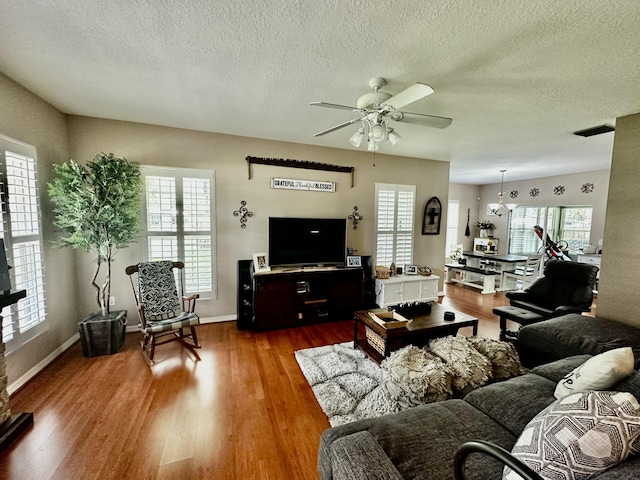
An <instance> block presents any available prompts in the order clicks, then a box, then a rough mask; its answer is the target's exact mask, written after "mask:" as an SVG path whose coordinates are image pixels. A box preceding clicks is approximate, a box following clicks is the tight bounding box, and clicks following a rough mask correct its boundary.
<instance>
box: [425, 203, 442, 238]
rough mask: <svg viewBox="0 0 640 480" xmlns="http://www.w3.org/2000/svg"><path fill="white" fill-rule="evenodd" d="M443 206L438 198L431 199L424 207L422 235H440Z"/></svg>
mask: <svg viewBox="0 0 640 480" xmlns="http://www.w3.org/2000/svg"><path fill="white" fill-rule="evenodd" d="M441 213H442V204H441V203H440V200H438V197H431V198H430V199H429V201H428V202H427V204H426V205H425V206H424V217H423V218H422V234H423V235H438V234H439V233H440V220H441V218H442V215H441Z"/></svg>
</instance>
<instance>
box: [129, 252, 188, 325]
mask: <svg viewBox="0 0 640 480" xmlns="http://www.w3.org/2000/svg"><path fill="white" fill-rule="evenodd" d="M138 288H139V289H140V299H139V301H140V303H141V304H142V305H144V311H145V316H146V317H147V320H151V321H156V320H168V319H171V318H175V317H177V316H179V315H180V313H181V308H180V300H179V299H178V289H177V288H176V279H175V277H174V276H173V262H171V261H169V260H162V261H159V262H145V263H139V264H138Z"/></svg>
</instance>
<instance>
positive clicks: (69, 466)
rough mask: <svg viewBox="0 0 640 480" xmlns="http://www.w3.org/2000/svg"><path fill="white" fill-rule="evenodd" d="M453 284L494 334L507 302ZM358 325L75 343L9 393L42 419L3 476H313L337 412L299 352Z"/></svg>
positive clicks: (228, 325)
mask: <svg viewBox="0 0 640 480" xmlns="http://www.w3.org/2000/svg"><path fill="white" fill-rule="evenodd" d="M445 293H446V295H445V297H444V299H443V300H442V304H443V305H445V306H447V307H450V308H457V309H459V310H461V311H463V312H465V313H468V314H471V315H474V316H476V317H478V318H479V319H480V324H479V334H480V335H484V336H488V337H491V338H498V321H497V318H496V317H495V316H494V315H493V313H492V309H493V308H494V307H495V306H498V305H505V304H507V301H506V299H505V297H504V295H503V294H495V295H481V294H479V293H478V292H477V291H476V290H474V289H469V288H465V287H461V286H452V285H446V286H445ZM467 330H468V332H467ZM461 333H465V334H471V331H470V329H462V330H461ZM352 335H353V322H352V321H351V320H350V319H347V320H344V321H338V322H332V323H327V324H321V325H310V326H306V327H300V328H294V329H285V330H279V331H272V332H260V333H254V332H251V331H238V330H237V328H236V325H235V322H225V323H216V324H208V325H202V326H200V327H199V332H198V336H199V339H200V341H201V343H202V345H203V348H202V349H201V351H200V356H201V361H199V362H195V361H194V360H193V356H192V355H191V354H190V353H189V352H188V351H187V350H185V349H182V348H181V347H180V345H179V344H177V343H173V344H169V345H166V346H162V347H159V348H158V350H157V353H156V359H157V363H156V365H154V366H153V367H151V368H150V367H149V366H147V364H146V363H145V362H144V360H143V358H142V355H141V354H140V351H139V344H138V342H139V336H138V335H137V334H128V335H127V339H126V341H125V345H124V346H123V348H122V349H121V351H120V352H119V353H118V354H116V355H109V356H101V357H94V358H85V357H83V356H82V351H81V348H80V345H79V344H76V345H74V346H72V347H71V348H70V349H69V350H67V351H66V352H65V353H64V354H62V355H61V356H60V357H59V358H58V359H56V360H55V361H54V362H53V363H52V364H51V365H49V366H48V367H47V368H46V369H45V370H44V371H42V372H41V373H40V374H38V375H37V376H36V377H35V378H34V379H32V380H31V381H30V382H29V383H28V384H27V385H25V386H24V387H23V388H22V389H21V390H20V391H19V392H17V393H16V394H14V395H13V397H12V398H11V403H10V405H11V409H12V410H13V411H14V412H33V413H34V424H33V426H32V427H30V429H29V430H28V431H27V432H25V434H23V435H22V436H21V437H20V438H19V439H18V440H17V441H15V442H14V443H13V444H12V445H11V446H10V447H9V448H8V449H7V450H6V451H5V452H3V453H2V454H0V478H2V479H6V480H18V479H19V480H31V479H33V480H50V479H64V480H67V479H70V478H74V479H76V478H77V479H83V480H84V479H99V480H111V479H113V480H116V479H119V480H120V479H136V480H137V479H162V480H171V479H180V480H185V479H190V480H191V479H196V480H198V479H202V480H204V479H225V480H234V479H238V480H240V479H242V480H244V479H258V480H260V479H278V480H280V479H296V480H307V479H308V480H317V478H318V475H317V473H316V472H317V467H316V462H317V452H318V445H319V438H320V434H321V433H322V432H323V431H324V430H325V429H326V428H328V427H329V423H328V421H327V418H326V416H325V415H324V413H323V412H322V410H321V409H320V407H319V405H318V404H317V402H316V401H315V398H314V396H313V392H312V391H311V388H310V387H309V385H308V384H307V382H306V380H305V378H304V376H303V375H302V373H301V371H300V369H299V367H298V364H297V362H296V360H295V357H294V354H293V353H294V352H295V351H296V350H299V349H303V348H310V347H316V346H321V345H329V344H334V343H341V342H347V341H350V340H352Z"/></svg>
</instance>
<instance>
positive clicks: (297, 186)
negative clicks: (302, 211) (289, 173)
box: [271, 178, 336, 193]
mask: <svg viewBox="0 0 640 480" xmlns="http://www.w3.org/2000/svg"><path fill="white" fill-rule="evenodd" d="M271 188H284V189H286V190H310V191H313V192H330V193H334V192H335V191H336V184H335V182H319V181H317V180H295V179H292V178H272V179H271Z"/></svg>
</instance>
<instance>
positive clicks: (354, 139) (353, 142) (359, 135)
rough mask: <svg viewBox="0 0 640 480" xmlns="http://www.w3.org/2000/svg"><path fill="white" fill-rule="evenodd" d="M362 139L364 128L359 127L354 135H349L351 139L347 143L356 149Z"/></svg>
mask: <svg viewBox="0 0 640 480" xmlns="http://www.w3.org/2000/svg"><path fill="white" fill-rule="evenodd" d="M363 137H364V128H362V127H360V128H359V129H358V130H356V133H354V134H353V135H351V138H350V139H349V143H350V144H351V145H353V146H354V147H356V148H358V147H359V146H360V144H361V143H362V138H363Z"/></svg>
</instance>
